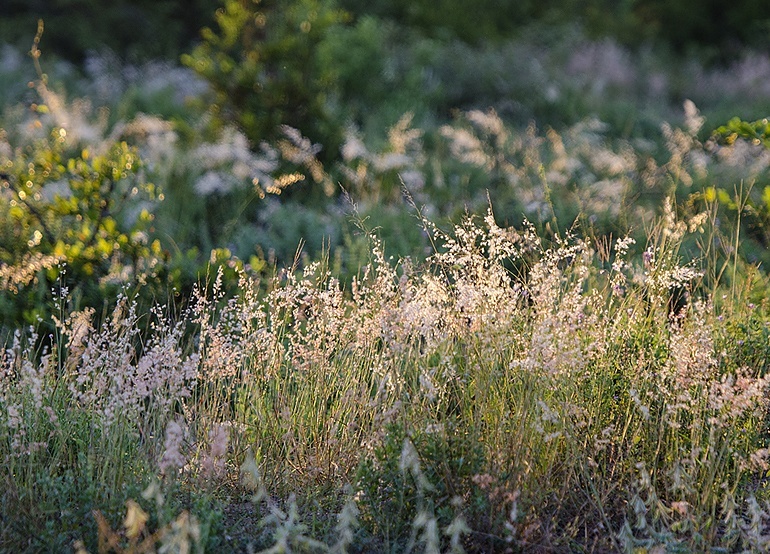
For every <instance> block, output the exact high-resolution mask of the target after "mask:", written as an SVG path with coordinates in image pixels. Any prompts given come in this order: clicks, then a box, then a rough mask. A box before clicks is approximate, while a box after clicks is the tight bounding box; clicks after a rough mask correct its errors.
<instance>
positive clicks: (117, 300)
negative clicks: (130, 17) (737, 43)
mask: <svg viewBox="0 0 770 554" xmlns="http://www.w3.org/2000/svg"><path fill="white" fill-rule="evenodd" d="M236 4H237V3H235V2H231V3H229V4H228V5H232V9H233V12H232V13H231V14H230V15H233V14H234V15H236V16H237V15H238V14H239V13H240V12H238V10H237V9H236V8H237V6H236ZM311 4H312V2H310V3H308V5H311ZM351 4H352V3H351ZM241 7H242V6H241ZM226 15H227V14H225V13H224V12H222V13H220V14H219V15H218V21H220V22H222V21H225V22H226V21H227V18H226V17H225V16H226ZM295 15H297V14H288V15H287V16H286V17H287V21H289V22H291V21H293V19H291V18H292V17H294V16H295ZM299 15H303V14H302V13H299ZM327 15H328V14H327ZM236 19H237V18H236ZM244 21H245V20H244ZM249 21H251V20H249ZM295 23H296V22H295ZM330 24H331V23H330ZM236 27H237V26H236ZM287 28H288V27H287ZM560 29H561V30H560V31H559V33H561V34H559V33H557V32H552V33H551V34H545V35H542V34H540V31H542V30H543V29H542V28H541V27H536V28H534V30H533V31H532V35H531V36H528V35H527V34H526V32H525V31H522V32H521V33H520V34H519V35H517V37H516V38H515V39H511V40H509V41H502V42H501V43H496V44H494V45H493V44H486V43H482V44H478V43H477V44H468V43H463V42H460V41H455V40H448V39H437V38H428V37H425V36H415V35H413V34H412V35H410V34H409V33H408V32H405V31H404V29H399V28H397V27H396V26H388V25H377V24H376V21H375V20H374V19H371V18H366V17H361V18H359V19H356V20H355V22H354V24H351V25H348V26H346V27H345V28H344V29H337V30H338V31H339V33H338V34H333V35H332V34H329V33H327V34H325V35H324V36H323V37H321V38H319V37H318V36H316V35H313V34H309V35H308V36H307V37H306V39H307V40H311V41H312V40H316V39H318V40H321V39H322V40H321V43H322V47H319V48H318V49H317V50H314V52H316V53H317V55H318V56H320V57H321V58H322V60H323V61H324V64H325V67H327V68H328V67H331V68H334V69H335V71H336V73H335V74H334V75H331V76H329V75H326V74H324V78H329V79H333V80H334V82H335V83H337V84H340V83H341V84H340V87H341V88H339V89H335V90H336V91H337V93H338V94H339V96H338V97H334V98H331V97H330V98H327V103H325V104H324V105H323V106H321V107H319V106H316V107H318V109H319V110H322V111H323V112H324V116H325V117H326V116H328V117H330V118H331V121H332V123H333V124H334V125H332V127H333V129H332V131H333V134H334V136H335V137H337V139H338V140H339V144H336V145H334V144H332V143H324V142H319V141H316V140H310V139H309V138H308V137H307V136H305V135H304V134H303V132H304V131H305V129H302V130H300V129H297V128H295V127H290V126H288V125H286V124H285V123H286V121H284V120H283V119H282V118H280V117H279V118H277V119H276V120H275V121H273V120H272V119H271V120H270V121H268V120H267V119H264V120H258V119H254V117H252V116H255V114H258V113H262V114H263V115H264V113H265V110H267V111H270V110H271V109H272V108H271V106H272V104H269V102H268V101H271V100H270V98H245V99H244V98H240V97H238V98H236V97H228V91H229V93H232V92H233V90H235V89H232V88H228V86H229V85H228V83H230V84H232V83H231V82H230V81H228V79H230V77H232V74H231V73H228V72H225V73H224V74H223V75H218V74H216V72H214V73H212V74H210V75H207V74H206V72H205V71H202V70H200V68H198V75H203V76H204V77H206V79H208V81H206V80H201V79H200V77H199V76H196V73H195V72H194V71H191V70H189V69H183V68H180V67H178V66H177V65H176V64H170V63H168V62H148V63H144V64H140V65H124V64H122V63H120V60H117V59H116V58H115V57H111V56H110V55H109V54H100V55H92V56H90V57H88V58H87V59H86V61H85V63H84V66H83V68H82V73H81V72H80V70H78V69H75V68H74V67H73V66H71V65H68V64H66V63H63V62H55V63H54V62H51V64H50V71H48V72H44V71H43V66H45V63H44V62H45V60H41V59H40V50H39V48H38V47H39V45H40V44H41V35H40V34H38V37H37V39H36V41H35V44H34V46H33V49H32V55H33V56H32V57H33V59H32V62H26V61H24V59H23V58H22V57H21V56H20V55H19V54H18V52H16V51H15V50H13V49H12V48H10V47H6V48H4V49H3V50H2V56H1V57H0V71H1V72H2V74H3V75H4V76H5V77H7V78H3V79H2V80H0V98H2V99H3V102H4V108H3V112H2V115H0V187H2V188H0V330H1V331H2V337H3V348H2V354H0V460H2V461H3V470H2V473H0V475H2V487H0V489H1V490H2V491H3V492H2V495H1V496H0V550H3V551H13V552H22V551H28V552H39V551H54V552H61V551H75V552H155V551H159V552H189V551H192V550H195V551H204V550H221V551H236V552H247V551H265V552H295V551H296V552H312V551H318V552H324V551H333V552H394V553H395V552H423V551H424V552H431V553H434V552H462V551H466V552H506V551H510V552H607V551H625V552H669V551H671V552H704V551H713V552H734V551H763V550H766V549H767V547H768V544H769V543H770V503H769V501H770V498H768V492H767V482H766V479H767V475H768V458H769V457H770V450H769V448H770V446H769V445H768V440H770V435H769V434H768V433H769V431H770V430H769V429H768V406H767V398H768V384H770V383H768V379H770V378H769V377H768V364H770V346H769V344H770V343H768V340H769V337H770V331H769V330H768V329H769V327H768V326H769V325H770V314H769V310H770V306H768V304H767V301H766V295H767V290H768V282H767V276H766V272H765V270H764V265H766V264H767V263H768V262H770V258H768V249H767V246H768V244H769V243H770V235H769V234H768V229H770V179H769V178H768V167H770V150H768V148H767V146H766V141H767V136H766V135H767V122H766V121H764V120H761V119H760V120H758V121H755V122H754V123H746V122H743V121H741V120H740V119H739V120H731V121H728V120H729V118H730V117H731V116H733V115H736V114H737V115H739V116H740V117H741V118H744V119H749V120H753V119H756V117H757V116H758V115H761V114H762V113H766V109H767V104H766V98H767V94H766V92H767V88H766V87H767V83H768V82H770V79H769V78H768V76H769V75H770V69H768V68H770V62H769V61H768V58H767V56H766V55H763V54H758V53H746V54H745V55H744V56H743V57H742V58H740V59H739V60H737V61H735V63H733V64H732V65H729V64H728V65H725V66H722V67H719V66H712V67H705V66H703V65H700V64H698V63H697V60H696V59H695V58H673V57H671V58H665V57H660V56H659V52H653V51H651V50H650V51H646V50H644V49H643V48H637V49H635V50H630V49H626V48H625V47H623V46H620V45H619V44H618V43H616V42H614V41H612V40H610V39H602V40H596V39H588V38H586V37H585V36H584V35H583V34H581V33H580V32H579V31H577V30H576V29H574V28H571V27H564V28H560ZM220 30H221V31H222V34H221V36H219V38H217V35H215V34H214V33H211V34H210V35H209V43H208V50H207V49H206V47H202V48H200V49H198V50H197V51H196V52H194V53H193V54H191V56H189V57H188V58H187V63H188V65H189V66H190V67H192V68H193V69H195V66H196V63H197V61H206V59H207V57H211V58H216V59H217V60H219V62H218V63H224V65H228V63H230V62H232V64H234V65H235V66H238V65H239V64H246V66H248V63H249V62H248V60H249V59H250V58H249V55H248V52H240V51H238V49H237V48H235V50H234V53H232V55H233V56H234V57H233V58H231V59H230V62H227V59H229V58H226V57H222V56H217V55H216V52H214V53H212V50H211V48H213V47H212V44H214V45H215V44H216V42H217V40H225V39H226V38H227V36H226V35H227V33H226V29H220ZM231 30H232V29H231ZM236 30H237V29H236ZM284 31H285V33H286V34H287V35H291V32H289V31H286V30H285V29H284ZM239 32H240V31H239ZM557 35H559V36H558V38H556V37H557ZM277 36H278V38H277V39H276V43H281V40H282V39H281V37H282V36H283V35H281V34H280V33H278V35H277ZM231 38H232V37H231ZM279 39H280V40H279ZM268 42H269V41H268ZM261 44H262V45H264V43H260V41H256V42H255V43H254V44H252V45H251V46H249V48H252V51H251V52H252V53H254V52H257V53H258V54H259V55H260V56H262V55H265V56H267V57H268V58H269V56H271V55H273V53H272V51H270V50H269V49H268V50H266V51H262V50H260V48H261V46H260V45H261ZM225 46H226V45H225ZM232 46H233V45H232V44H231V45H230V47H232ZM294 46H295V47H296V48H299V49H302V48H305V46H307V44H306V43H305V42H303V41H299V42H298V43H296V44H294ZM220 47H221V48H223V49H224V46H222V45H220ZM353 51H356V52H358V53H360V54H361V55H360V56H358V57H356V56H348V55H347V54H349V53H350V52H353ZM220 53H221V52H220ZM244 53H245V54H246V55H245V56H244V59H242V60H240V61H238V60H239V59H240V58H238V56H240V55H243V54H244ZM196 60H197V61H196ZM223 60H224V62H223ZM233 60H236V61H233ZM244 60H246V61H244ZM209 61H210V60H209ZM252 61H253V60H252ZM279 61H280V60H279ZM28 66H29V67H28ZM209 69H211V68H210V67H209ZM219 69H222V67H219ZM240 69H242V70H243V71H246V73H245V74H246V76H247V77H248V76H249V75H251V77H253V76H254V75H256V74H258V73H259V71H258V70H259V67H258V66H253V67H252V66H248V67H240ZM247 70H251V71H252V73H248V71H247ZM212 71H213V70H212ZM255 72H256V73H255ZM212 75H213V76H212ZM251 77H248V78H251ZM217 79H220V81H219V82H213V81H216V80H217ZM287 79H288V81H291V79H289V78H288V77H287ZM246 80H248V79H246ZM359 81H360V82H359ZM233 82H236V81H233ZM362 82H366V83H369V84H370V86H363V85H362ZM26 83H29V84H28V85H27V84H26ZM283 84H285V83H283ZM317 84H318V83H317ZM271 86H274V87H275V88H274V89H271V90H273V91H278V92H277V93H276V94H277V98H278V100H281V98H282V96H281V94H280V88H281V86H282V83H281V82H273V83H271ZM297 86H298V85H296V84H295V85H294V88H295V89H296V88H297ZM346 87H347V88H346ZM236 89H237V87H236ZM238 90H240V89H238ZM314 90H315V92H317V93H318V94H322V93H325V91H326V88H325V87H324V86H320V88H318V89H314ZM223 91H224V92H223ZM294 92H297V93H298V94H299V93H301V92H307V91H297V90H295V91H294ZM239 98H240V99H239ZM343 100H344V101H343ZM239 102H241V103H239ZM243 102H245V104H244V103H243ZM266 102H267V103H266ZM375 105H376V106H377V107H378V108H377V109H376V110H372V109H371V108H370V107H371V106H375ZM255 106H256V107H255ZM265 106H267V108H265ZM273 107H274V106H273ZM228 110H229V112H228ZM268 115H270V114H268ZM300 115H301V114H300ZM305 115H307V114H305ZM268 119H269V118H268ZM295 123H297V125H298V126H300V125H301V124H302V118H301V117H299V119H297V122H295ZM320 123H322V122H319V125H320ZM268 127H269V130H266V129H268ZM712 129H713V131H712ZM268 131H269V132H268ZM309 131H311V132H315V133H318V136H321V137H323V136H324V133H325V131H324V129H321V128H320V127H319V128H318V129H309ZM263 135H264V138H266V139H267V138H269V139H270V140H260V138H261V137H262V136H263Z"/></svg>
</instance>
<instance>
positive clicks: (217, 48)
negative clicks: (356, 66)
mask: <svg viewBox="0 0 770 554" xmlns="http://www.w3.org/2000/svg"><path fill="white" fill-rule="evenodd" d="M346 18H347V16H346V14H345V12H343V11H341V10H339V9H338V8H337V7H336V5H335V4H334V2H333V1H330V0H264V1H262V0H224V2H223V6H222V7H221V8H220V9H218V10H217V12H216V23H217V26H218V27H219V29H218V30H217V31H214V30H212V29H210V28H205V29H203V31H202V36H203V42H202V43H201V44H200V45H198V46H197V47H196V48H195V49H194V50H193V52H192V53H191V54H186V55H184V56H182V62H183V63H184V64H185V65H187V66H189V67H191V68H192V69H194V70H195V71H196V72H197V73H198V74H199V75H201V76H202V77H203V78H205V79H206V80H207V81H208V82H209V83H210V84H211V86H212V87H213V89H214V91H215V92H216V104H215V105H214V106H213V107H212V108H213V111H214V114H215V116H217V118H218V119H219V120H221V121H222V122H232V123H235V124H237V125H238V126H239V127H240V128H241V129H242V130H243V131H244V132H245V133H246V136H247V137H248V138H249V140H250V141H251V142H252V145H254V146H256V145H257V144H258V143H259V142H261V141H268V142H269V141H273V140H277V139H280V138H283V133H282V131H281V126H282V125H289V126H291V127H294V128H296V129H298V130H299V131H301V132H302V133H303V134H304V135H306V136H307V137H308V138H310V139H311V140H312V141H313V142H315V143H321V144H323V145H324V148H325V153H322V154H321V158H322V159H324V158H325V157H326V158H328V157H329V156H332V157H334V156H335V155H336V151H337V150H338V147H339V145H340V144H341V140H342V125H341V123H339V122H338V121H337V120H336V118H335V117H333V114H331V113H330V108H329V102H328V97H329V94H330V93H331V92H332V91H333V90H334V88H335V86H336V82H335V77H334V75H335V74H334V73H333V72H332V71H330V70H329V69H327V68H325V67H324V64H323V58H322V57H321V56H320V55H319V48H318V46H319V44H320V43H321V42H322V41H323V40H324V37H325V36H326V34H327V33H329V32H331V31H332V29H334V28H335V26H336V25H338V24H340V23H342V22H344V21H345V20H346Z"/></svg>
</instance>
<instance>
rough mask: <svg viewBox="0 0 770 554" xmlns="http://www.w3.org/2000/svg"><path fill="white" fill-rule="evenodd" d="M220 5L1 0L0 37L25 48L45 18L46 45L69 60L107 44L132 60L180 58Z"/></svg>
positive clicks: (211, 0)
mask: <svg viewBox="0 0 770 554" xmlns="http://www.w3.org/2000/svg"><path fill="white" fill-rule="evenodd" d="M217 5H218V4H217V2H216V0H185V1H181V0H112V1H111V2H108V3H106V2H100V1H99V0H2V2H0V6H2V8H0V37H1V38H0V41H2V42H8V43H12V44H17V45H19V46H20V47H22V48H27V47H28V46H29V45H31V44H32V39H33V37H34V36H35V31H36V30H37V21H38V19H43V20H44V22H45V27H46V36H45V40H46V47H47V48H48V50H49V51H50V52H54V53H56V55H57V56H61V57H62V58H65V59H69V60H70V61H74V62H80V61H82V60H83V58H84V57H85V55H86V54H87V52H88V51H89V50H99V49H103V48H109V49H110V50H112V51H114V52H115V53H117V54H118V55H120V56H121V57H123V58H126V59H129V60H131V61H140V60H146V59H151V58H176V57H178V56H179V55H180V54H181V53H182V52H183V51H184V50H186V49H188V48H189V47H190V45H191V44H192V43H193V42H194V41H195V40H196V39H197V38H198V36H199V29H200V28H201V27H202V26H204V25H207V24H210V22H211V20H212V18H213V13H214V10H215V9H216V7H217Z"/></svg>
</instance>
